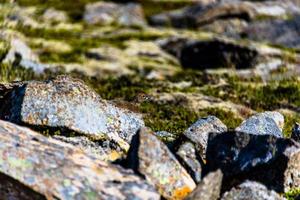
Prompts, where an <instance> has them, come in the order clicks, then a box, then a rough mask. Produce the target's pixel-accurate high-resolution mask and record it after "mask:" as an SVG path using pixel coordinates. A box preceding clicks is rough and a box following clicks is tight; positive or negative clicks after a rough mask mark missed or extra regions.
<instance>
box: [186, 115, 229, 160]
mask: <svg viewBox="0 0 300 200" xmlns="http://www.w3.org/2000/svg"><path fill="white" fill-rule="evenodd" d="M226 131H227V127H226V125H225V124H223V122H222V121H221V120H219V119H218V118H217V117H215V116H208V117H206V118H201V119H199V120H198V121H197V122H195V123H194V124H193V125H192V126H190V127H189V128H188V129H187V130H186V131H185V132H184V135H185V136H186V137H187V138H189V139H190V140H191V141H192V142H194V143H195V144H196V147H197V148H198V149H199V152H200V155H201V157H202V158H203V159H205V157H206V148H207V141H208V135H209V133H222V132H226Z"/></svg>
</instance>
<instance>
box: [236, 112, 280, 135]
mask: <svg viewBox="0 0 300 200" xmlns="http://www.w3.org/2000/svg"><path fill="white" fill-rule="evenodd" d="M283 126H284V117H283V115H282V114H280V113H279V112H263V113H258V114H256V115H253V116H251V117H250V118H249V119H247V120H245V121H244V122H242V124H241V125H240V126H239V127H237V128H236V131H240V132H245V133H249V134H254V135H274V136H276V137H283V134H282V128H283Z"/></svg>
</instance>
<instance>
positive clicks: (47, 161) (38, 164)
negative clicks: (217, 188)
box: [0, 121, 160, 200]
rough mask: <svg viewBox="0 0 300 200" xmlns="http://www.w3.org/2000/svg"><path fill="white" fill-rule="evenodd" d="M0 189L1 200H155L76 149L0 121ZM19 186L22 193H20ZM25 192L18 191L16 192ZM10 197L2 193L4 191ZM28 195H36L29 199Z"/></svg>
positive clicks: (126, 175) (134, 180)
mask: <svg viewBox="0 0 300 200" xmlns="http://www.w3.org/2000/svg"><path fill="white" fill-rule="evenodd" d="M0 133H1V134H0V146H1V148H0V155H1V157H0V175H1V176H0V177H3V175H5V177H4V178H5V179H4V180H3V179H2V178H1V185H2V183H6V184H7V186H9V187H8V188H3V187H1V186H0V189H1V190H5V191H0V194H4V195H7V196H1V198H4V199H10V198H12V197H17V198H16V199H20V198H21V199H41V198H40V197H41V195H42V196H45V198H47V199H62V200H63V199H124V200H125V199H149V200H150V199H151V200H152V199H153V200H154V199H160V196H159V195H158V194H157V193H156V192H155V190H154V188H153V187H152V186H150V185H148V184H146V183H145V181H143V180H142V179H141V178H139V177H137V176H135V175H134V174H132V172H130V171H128V170H124V169H122V168H120V167H117V166H114V165H111V164H107V163H104V162H102V161H100V160H97V159H95V157H92V156H88V155H86V154H84V153H83V152H82V151H81V150H80V149H78V148H75V147H73V146H71V145H67V144H64V143H62V142H59V141H56V140H53V139H50V138H47V137H45V136H42V135H41V134H39V133H36V132H33V131H31V130H29V129H27V128H23V127H20V126H17V125H14V124H11V123H9V122H4V121H0ZM20 184H22V187H20ZM24 187H26V188H28V189H27V190H29V192H28V191H27V190H21V191H20V188H24ZM7 190H10V191H11V192H9V193H7V192H6V191H7ZM32 190H33V191H35V192H37V193H40V194H41V195H38V194H35V195H34V196H29V195H32V193H33V192H32Z"/></svg>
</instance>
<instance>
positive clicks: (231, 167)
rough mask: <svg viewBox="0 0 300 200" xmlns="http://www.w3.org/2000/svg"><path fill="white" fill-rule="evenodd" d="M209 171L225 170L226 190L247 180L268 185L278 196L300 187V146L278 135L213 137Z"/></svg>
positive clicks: (209, 153) (217, 135) (232, 133)
mask: <svg viewBox="0 0 300 200" xmlns="http://www.w3.org/2000/svg"><path fill="white" fill-rule="evenodd" d="M206 156H207V168H208V169H209V170H211V171H214V170H216V169H219V168H220V169H221V170H222V172H223V173H224V181H223V183H226V184H225V185H223V187H224V190H226V189H228V188H231V187H232V186H235V185H237V184H239V183H241V182H243V181H244V180H246V179H250V180H255V181H258V182H261V183H263V184H265V185H266V186H267V187H268V188H271V189H274V190H276V191H278V192H283V191H288V190H290V189H291V188H297V187H299V185H300V162H299V160H300V144H299V143H297V142H295V141H294V140H291V139H285V138H278V137H276V136H274V135H252V134H247V133H241V132H229V133H223V134H211V135H210V137H209V142H208V147H207V153H206Z"/></svg>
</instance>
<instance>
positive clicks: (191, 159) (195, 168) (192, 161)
mask: <svg viewBox="0 0 300 200" xmlns="http://www.w3.org/2000/svg"><path fill="white" fill-rule="evenodd" d="M176 154H177V156H178V157H179V161H181V164H182V165H183V166H184V167H185V169H187V171H188V173H189V174H190V175H191V177H192V178H193V179H194V181H195V182H196V183H199V182H200V181H201V173H202V167H201V163H200V161H199V160H201V158H199V157H198V156H197V151H196V149H195V146H194V145H193V144H192V143H190V142H185V143H183V144H182V145H180V147H179V149H178V150H177V152H176Z"/></svg>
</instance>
